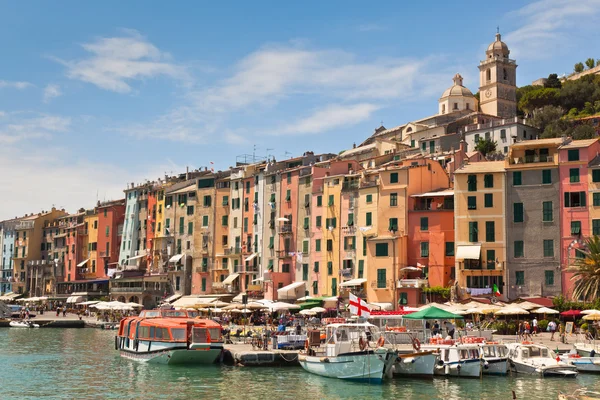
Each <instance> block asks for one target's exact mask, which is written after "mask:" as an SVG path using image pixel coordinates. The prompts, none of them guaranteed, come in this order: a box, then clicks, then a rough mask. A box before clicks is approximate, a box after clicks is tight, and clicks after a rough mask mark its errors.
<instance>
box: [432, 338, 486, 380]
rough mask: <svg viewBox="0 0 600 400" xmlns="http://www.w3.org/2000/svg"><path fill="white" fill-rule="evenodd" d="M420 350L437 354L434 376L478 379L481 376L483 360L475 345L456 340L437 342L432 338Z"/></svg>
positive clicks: (479, 350)
mask: <svg viewBox="0 0 600 400" xmlns="http://www.w3.org/2000/svg"><path fill="white" fill-rule="evenodd" d="M421 350H425V351H427V350H431V351H436V352H438V353H439V360H438V363H437V365H436V368H435V374H436V375H445V376H457V377H463V378H478V377H480V376H481V373H482V368H483V360H482V356H481V349H480V348H479V346H478V345H477V344H464V343H460V342H459V341H458V340H451V339H446V340H439V341H436V340H435V339H434V338H432V339H431V340H430V343H428V344H426V345H423V346H421Z"/></svg>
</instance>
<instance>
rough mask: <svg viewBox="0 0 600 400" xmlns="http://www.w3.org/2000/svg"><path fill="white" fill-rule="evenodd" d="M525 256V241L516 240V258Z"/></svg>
mask: <svg viewBox="0 0 600 400" xmlns="http://www.w3.org/2000/svg"><path fill="white" fill-rule="evenodd" d="M522 257H525V255H524V249H523V241H522V240H515V258H522Z"/></svg>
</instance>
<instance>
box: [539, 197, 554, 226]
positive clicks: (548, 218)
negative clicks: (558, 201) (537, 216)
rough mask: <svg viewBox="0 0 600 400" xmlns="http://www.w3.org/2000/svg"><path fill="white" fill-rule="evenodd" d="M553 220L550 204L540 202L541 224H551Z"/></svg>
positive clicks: (548, 202) (549, 202)
mask: <svg viewBox="0 0 600 400" xmlns="http://www.w3.org/2000/svg"><path fill="white" fill-rule="evenodd" d="M553 220H554V215H553V210H552V202H551V201H544V202H542V221H543V222H552V221H553Z"/></svg>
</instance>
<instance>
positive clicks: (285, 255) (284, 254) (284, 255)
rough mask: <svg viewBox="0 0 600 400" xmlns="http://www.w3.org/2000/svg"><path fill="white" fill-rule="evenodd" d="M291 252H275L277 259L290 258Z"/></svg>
mask: <svg viewBox="0 0 600 400" xmlns="http://www.w3.org/2000/svg"><path fill="white" fill-rule="evenodd" d="M291 251H292V250H290V249H287V250H277V258H291V257H292V256H291V255H290V252H291Z"/></svg>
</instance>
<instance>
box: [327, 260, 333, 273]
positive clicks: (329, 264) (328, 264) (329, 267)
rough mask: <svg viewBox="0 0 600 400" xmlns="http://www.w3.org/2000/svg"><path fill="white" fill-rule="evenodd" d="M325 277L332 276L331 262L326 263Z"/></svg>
mask: <svg viewBox="0 0 600 400" xmlns="http://www.w3.org/2000/svg"><path fill="white" fill-rule="evenodd" d="M327 275H333V262H332V261H328V262H327Z"/></svg>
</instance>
